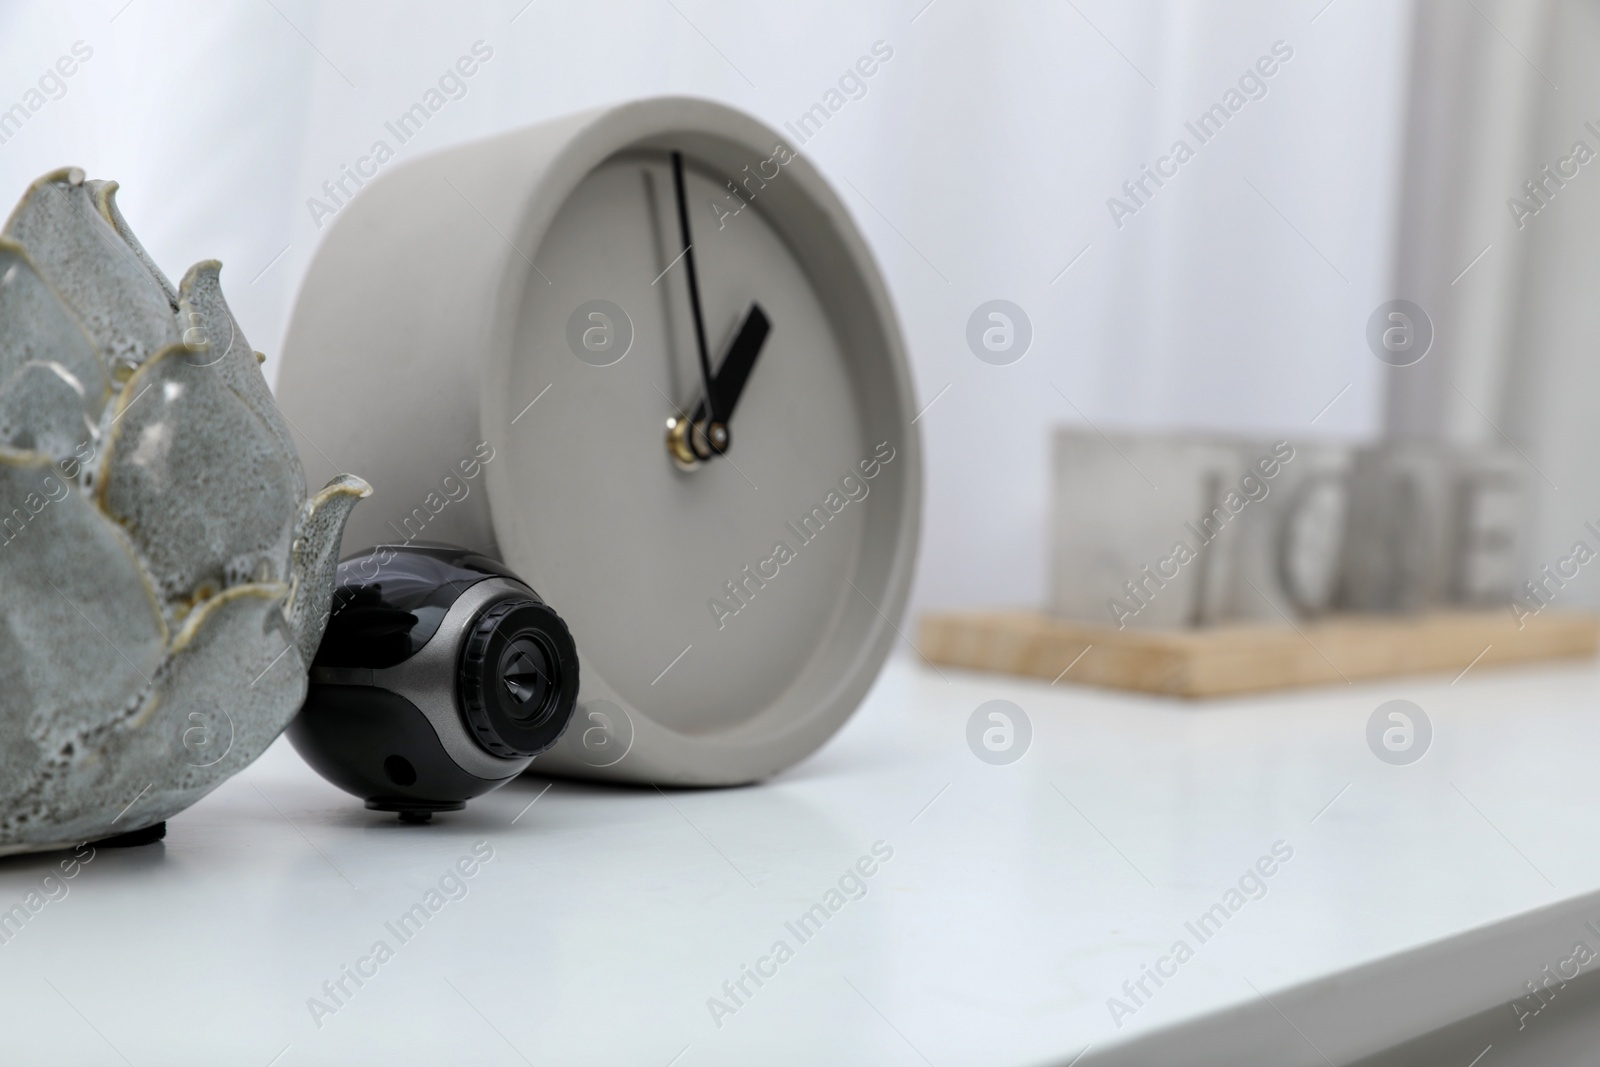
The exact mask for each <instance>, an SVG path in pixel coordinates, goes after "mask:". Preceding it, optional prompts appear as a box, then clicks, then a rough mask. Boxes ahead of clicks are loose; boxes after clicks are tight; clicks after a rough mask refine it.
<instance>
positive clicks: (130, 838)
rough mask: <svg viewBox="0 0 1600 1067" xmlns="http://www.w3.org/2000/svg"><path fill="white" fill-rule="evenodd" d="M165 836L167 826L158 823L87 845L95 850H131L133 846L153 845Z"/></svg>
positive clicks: (163, 823)
mask: <svg viewBox="0 0 1600 1067" xmlns="http://www.w3.org/2000/svg"><path fill="white" fill-rule="evenodd" d="M166 836H167V824H166V823H165V822H158V823H156V824H155V825H154V826H146V827H145V828H144V829H143V830H129V831H128V832H127V833H125V834H114V835H112V836H111V837H107V838H102V839H101V840H99V841H91V842H89V843H90V844H91V845H94V846H95V847H96V848H132V847H134V846H135V845H153V844H155V843H156V842H157V841H160V840H161V839H162V838H164V837H166Z"/></svg>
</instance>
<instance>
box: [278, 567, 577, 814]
mask: <svg viewBox="0 0 1600 1067" xmlns="http://www.w3.org/2000/svg"><path fill="white" fill-rule="evenodd" d="M577 699H578V649H577V645H576V644H575V643H574V642H573V640H572V635H571V633H569V632H568V630H567V626H566V623H564V622H562V621H561V617H560V616H558V615H557V614H556V613H555V611H553V610H552V609H551V608H550V606H549V605H547V604H546V603H545V602H544V601H543V600H542V599H540V597H539V595H538V594H537V593H535V592H534V591H533V590H532V589H531V588H530V587H529V586H528V585H527V584H526V583H525V582H523V581H522V580H521V579H519V578H518V577H517V576H516V575H514V574H512V573H511V572H510V571H509V570H507V569H506V568H505V566H504V565H502V564H500V563H498V562H496V561H495V560H492V559H489V558H488V557H487V556H483V555H480V554H478V553H475V552H470V551H468V550H466V549H462V548H455V547H452V546H450V545H439V544H428V543H420V542H412V543H410V544H406V545H379V546H378V547H376V548H372V549H369V550H367V551H365V552H362V553H359V554H357V555H354V556H351V557H349V558H347V559H345V560H343V561H342V562H340V564H339V568H338V577H337V579H336V582H335V585H334V595H333V604H332V609H331V613H330V616H329V619H328V627H327V630H326V632H325V633H324V634H323V638H322V644H321V646H320V647H319V648H318V649H317V654H316V658H315V659H314V660H313V661H312V665H311V683H310V686H309V689H308V691H307V695H306V702H305V704H304V705H303V706H302V707H301V709H300V714H299V715H298V716H297V717H296V718H295V720H294V722H293V723H291V724H290V726H289V729H288V734H289V741H290V743H292V744H293V745H294V747H295V750H296V751H298V752H299V753H300V755H301V756H302V757H303V758H304V759H305V761H306V762H307V763H309V764H311V766H312V767H313V768H314V769H315V770H316V771H317V772H318V773H319V774H321V775H322V776H323V777H324V778H326V779H328V781H330V782H332V783H333V784H334V785H337V786H338V787H339V788H341V789H344V790H345V791H347V792H350V793H354V794H355V795H356V796H358V797H361V798H362V799H364V800H365V801H366V803H367V807H368V808H370V809H372V810H374V811H393V812H398V813H399V815H400V818H401V820H402V821H404V822H426V821H427V820H428V819H429V818H431V817H432V815H433V813H434V812H438V811H459V810H461V809H462V808H463V807H465V806H466V801H468V800H469V799H471V798H472V797H475V796H481V795H482V794H484V793H487V792H489V791H490V790H493V789H497V788H499V787H500V786H502V785H504V784H505V783H506V782H509V781H510V780H511V779H512V778H515V777H516V776H517V775H518V774H520V773H522V771H523V770H525V769H526V768H527V766H528V764H529V763H530V762H531V761H532V759H533V757H534V756H536V755H538V754H539V753H541V752H543V751H544V750H545V749H547V748H549V747H550V746H551V745H553V744H555V743H556V740H557V739H558V738H560V736H561V734H562V733H563V732H564V731H565V730H566V728H567V724H568V723H569V722H571V721H572V713H573V709H574V707H575V706H576V705H577Z"/></svg>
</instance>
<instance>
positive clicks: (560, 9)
mask: <svg viewBox="0 0 1600 1067" xmlns="http://www.w3.org/2000/svg"><path fill="white" fill-rule="evenodd" d="M925 3H926V0H903V2H899V3H862V2H850V0H813V2H808V3H803V4H802V3H794V4H778V3H774V2H764V3H753V2H750V0H742V2H741V0H671V2H668V0H627V2H623V0H612V2H578V0H535V2H534V3H532V4H531V5H528V6H526V7H525V8H524V0H496V2H487V0H479V2H468V0H454V2H452V3H450V4H448V5H445V4H424V3H417V2H408V3H383V4H378V3H376V2H361V3H356V2H342V3H339V4H337V5H334V4H326V5H317V4H313V3H308V2H306V0H272V2H271V3H268V2H266V0H238V2H229V3H216V4H207V5H196V4H192V3H183V4H180V3H177V2H175V0H132V3H128V4H126V6H124V5H125V0H100V2H95V3H82V4H74V5H73V6H72V7H71V8H68V7H67V6H66V5H61V4H57V3H53V2H49V0H12V2H8V3H7V4H6V5H5V6H4V7H0V108H3V107H8V106H10V104H12V103H13V102H15V101H18V100H22V99H23V98H24V94H25V92H26V91H27V90H28V89H29V88H30V87H31V86H33V85H34V84H35V82H36V80H37V78H38V76H39V74H41V73H43V72H44V71H45V69H46V68H47V67H49V66H50V65H51V64H53V63H54V62H55V61H56V59H57V57H58V56H60V55H63V54H65V53H67V52H68V51H69V49H70V47H71V45H72V44H73V42H74V41H77V40H80V39H81V40H83V41H84V42H86V43H87V44H88V45H89V46H90V47H92V48H93V50H94V54H93V57H92V58H91V59H90V60H89V61H88V62H87V63H86V64H84V65H83V67H82V69H81V70H79V71H78V72H77V73H75V74H74V75H73V76H72V77H71V78H70V79H68V80H67V81H66V86H67V91H66V93H65V95H64V96H63V97H62V98H61V99H59V100H52V101H50V102H49V103H47V104H46V105H45V106H43V107H42V108H41V109H39V111H38V113H37V114H35V115H33V116H32V117H31V118H29V120H28V122H27V123H26V124H25V125H24V127H23V128H22V129H21V130H20V132H18V133H16V135H15V136H13V137H12V138H11V139H10V140H9V141H7V142H6V143H5V144H3V145H0V198H3V196H5V195H14V194H20V192H21V190H22V188H23V187H24V185H25V184H26V183H27V182H28V181H30V180H31V179H32V178H34V177H36V176H37V175H38V174H40V173H43V172H44V171H46V170H48V169H50V168H53V167H55V166H59V165H63V164H66V163H74V164H78V165H81V166H83V167H85V168H86V169H88V171H89V172H90V173H91V175H94V176H103V177H114V178H116V179H118V180H119V181H121V182H122V183H123V186H124V191H123V193H122V194H121V196H120V201H121V203H122V207H123V210H124V213H125V214H126V215H127V216H128V218H129V219H130V221H131V222H132V224H133V225H134V227H135V229H136V230H137V232H138V233H139V235H140V237H141V238H142V240H143V241H144V242H145V244H146V245H147V247H149V248H150V250H151V251H152V253H153V254H154V255H155V256H156V258H157V259H158V260H159V261H160V262H161V263H162V264H164V265H165V266H166V268H167V270H168V273H169V274H173V275H177V274H180V273H181V272H182V271H183V269H184V268H185V267H186V266H187V265H188V264H189V263H191V262H193V261H194V260H197V259H200V258H205V257H210V256H215V257H216V258H219V259H221V260H223V262H224V263H225V265H226V270H225V272H224V283H225V287H226V289H227V292H228V295H229V299H230V301H231V302H232V303H233V305H234V307H235V310H236V313H237V314H238V315H239V317H240V319H241V321H242V323H243V325H244V326H245V328H246V330H247V332H248V333H249V335H250V338H251V340H252V342H253V343H254V344H255V345H256V347H258V348H260V349H262V350H263V351H265V352H267V353H268V356H269V362H268V365H267V366H268V369H269V376H270V374H271V373H272V372H273V371H272V368H273V366H274V364H273V362H272V359H271V358H270V357H273V356H275V354H276V352H277V350H278V347H279V345H280V343H281V339H282V337H283V334H284V330H285V327H286V324H287V320H288V315H289V310H290V308H291V306H292V301H293V297H294V293H295V289H296V286H297V285H298V281H299V278H300V277H301V275H302V273H303V272H304V270H305V267H306V265H307V263H308V261H309V258H310V256H311V254H312V252H313V250H314V249H315V247H316V242H317V237H318V228H317V226H316V225H315V224H314V222H313V220H312V217H311V215H310V213H309V212H308V210H307V207H306V200H307V198H308V197H311V196H313V195H318V193H319V186H320V185H321V183H322V182H323V181H324V180H325V179H328V178H330V177H333V176H335V174H336V172H337V171H338V169H339V167H340V165H341V164H347V163H351V162H353V161H354V159H355V158H356V157H357V156H358V155H360V154H363V153H364V152H366V150H367V149H368V148H369V146H370V144H371V143H372V141H373V140H374V139H376V138H377V137H379V136H383V135H384V131H383V123H384V122H385V121H386V120H388V119H391V118H393V117H394V116H395V115H397V114H398V113H399V112H401V111H402V110H404V109H405V108H406V107H408V106H409V105H410V104H411V103H413V102H414V101H416V100H417V99H418V98H419V97H420V96H421V94H422V93H423V92H424V91H425V90H426V89H427V88H428V87H429V86H430V85H432V84H433V83H434V82H435V80H436V79H437V77H438V75H439V74H440V73H441V72H443V71H444V70H445V68H446V67H447V66H448V65H449V64H451V63H452V62H453V61H454V60H455V58H456V57H457V56H459V55H461V54H463V53H465V52H466V51H467V50H468V48H469V47H470V46H471V44H472V43H473V42H474V41H476V40H480V39H481V40H483V41H485V42H486V43H487V44H488V45H489V46H491V47H492V48H493V49H494V56H493V59H492V60H491V61H489V62H488V63H487V64H485V65H484V67H483V69H482V70H481V71H480V73H479V74H478V75H476V76H475V77H474V78H473V79H472V80H471V81H470V82H469V83H468V89H469V91H468V94H467V95H466V96H465V97H464V98H463V99H460V100H457V101H453V102H451V103H449V104H448V105H447V106H446V107H445V108H443V109H442V110H441V111H440V112H439V113H438V115H436V116H435V117H434V118H433V120H432V121H430V123H429V124H428V125H427V127H426V128H425V129H424V131H423V132H422V134H421V135H420V136H419V137H418V138H417V139H416V140H415V141H414V142H412V143H411V144H408V145H406V146H404V147H402V148H401V149H400V152H401V153H402V158H404V157H405V156H407V155H414V154H416V153H420V152H423V151H427V150H429V149H433V148H437V147H440V146H442V145H445V144H449V143H452V142H456V141H460V140H463V139H467V138H471V137H475V136H479V135H482V134H485V133H489V132H491V131H495V130H499V129H504V128H507V127H509V126H512V125H516V124H520V123H526V122H529V121H533V120H536V119H540V118H543V117H547V116H553V115H558V114H561V113H564V112H568V111H572V110H577V109H580V108H584V107H588V106H591V105H594V104H599V103H604V102H607V101H614V100H619V99H624V98H628V97H634V96H640V95H646V94H656V93H667V92H673V93H691V94H699V95H706V96H711V97H716V98H718V99H722V100H725V101H727V102H729V103H731V104H734V105H736V106H739V107H742V108H745V109H747V110H749V111H751V112H753V113H755V114H756V115H758V116H761V117H762V118H765V119H766V120H767V121H769V122H771V123H773V124H774V125H777V124H780V123H782V122H783V121H785V120H788V119H790V118H792V117H794V116H797V115H798V114H799V113H801V112H802V111H804V110H805V109H806V108H807V107H809V106H810V105H811V104H812V103H813V102H815V101H817V100H818V99H819V98H820V97H821V95H822V94H823V93H824V92H825V91H826V90H827V89H828V88H830V87H831V86H832V84H833V83H834V81H835V80H836V79H837V77H838V75H839V73H840V72H842V71H843V70H844V69H845V68H846V66H847V65H848V64H850V63H851V62H852V61H853V60H854V59H855V58H856V57H857V56H858V55H861V54H863V53H865V52H867V51H868V50H869V49H870V47H871V46H872V44H873V42H874V41H877V40H880V39H881V40H883V41H885V42H887V43H888V44H889V45H890V46H892V47H893V48H894V50H895V51H894V58H893V60H892V61H891V62H889V63H888V64H887V65H885V66H884V68H883V69H882V70H881V71H880V72H879V73H878V74H877V75H876V76H875V77H874V78H873V79H872V80H871V81H870V83H869V91H868V93H867V95H866V96H865V97H864V98H862V99H860V100H858V101H853V102H851V103H850V104H849V105H847V107H846V108H844V109H843V110H842V111H841V112H840V114H839V115H838V116H837V117H836V118H835V119H834V120H833V121H832V122H830V124H829V125H828V126H827V127H826V128H825V129H824V131H823V132H822V133H821V134H820V135H819V136H817V137H816V138H815V139H814V140H813V141H811V142H810V143H809V144H808V145H807V146H806V151H807V152H809V153H811V155H812V157H813V158H814V159H815V160H816V161H817V162H818V163H819V165H820V166H821V167H822V169H823V171H824V172H825V173H826V174H827V175H829V176H830V177H831V178H833V179H834V180H835V182H836V183H837V185H838V186H839V188H840V189H841V191H842V193H843V197H844V199H845V201H846V202H847V203H848V204H849V205H850V207H851V208H852V210H854V211H855V213H856V216H857V219H858V220H859V222H860V224H861V226H862V228H863V230H864V231H865V233H866V235H867V238H868V240H869V241H870V243H871V244H872V246H873V247H874V249H875V250H876V251H877V253H878V255H879V257H880V259H881V262H882V265H883V268H884V270H885V272H886V274H887V276H888V279H889V285H890V288H891V290H892V291H893V293H894V295H895V297H896V299H897V301H898V302H899V307H900V311H901V315H902V318H903V321H904V324H905V327H906V331H907V334H908V340H909V343H910V349H911V352H912V357H913V361H914V364H915V367H914V370H915V375H916V379H917V384H918V388H919V391H920V393H921V395H922V397H923V400H924V402H927V401H929V400H933V399H934V398H935V397H936V396H938V397H939V398H938V401H937V403H935V404H934V405H933V407H932V408H931V409H929V411H928V412H927V414H926V415H925V417H924V418H923V419H922V421H921V423H920V426H921V427H922V428H923V430H924V431H925V434H926V442H927V447H928V460H929V462H928V473H929V484H928V493H927V516H926V518H927V527H926V536H925V539H924V546H925V547H924V552H923V556H922V560H921V565H920V578H919V585H918V589H917V593H916V601H917V603H918V604H920V605H924V606H927V605H948V604H957V603H963V604H967V603H970V604H985V603H1028V602H1034V603H1036V602H1039V601H1041V600H1042V598H1043V595H1044V589H1045V566H1046V559H1047V553H1046V549H1045V530H1046V516H1047V513H1048V507H1049V501H1048V487H1049V477H1048V474H1049V472H1048V466H1047V461H1048V455H1049V452H1048V448H1047V441H1048V431H1049V428H1050V427H1051V426H1053V425H1055V424H1058V423H1078V422H1081V421H1082V419H1084V418H1087V419H1088V420H1091V421H1092V422H1093V423H1094V424H1095V425H1097V426H1099V427H1102V428H1112V427H1159V426H1174V425H1185V426H1200V427H1211V428H1217V429H1226V430H1230V431H1236V432H1245V433H1251V434H1261V435H1274V436H1279V435H1281V436H1288V437H1291V438H1293V439H1296V440H1299V439H1304V438H1311V437H1329V436H1332V437H1356V436H1362V435H1369V434H1372V433H1373V432H1375V431H1376V429H1377V427H1378V424H1379V419H1380V412H1381V398H1380V396H1379V391H1380V389H1381V388H1382V381H1383V380H1382V379H1381V377H1380V376H1379V373H1378V372H1379V370H1380V367H1379V365H1378V364H1377V362H1376V360H1375V359H1374V358H1373V357H1372V355H1371V354H1370V353H1369V352H1368V351H1367V350H1366V348H1365V345H1364V343H1363V340H1362V330H1363V328H1364V325H1365V322H1366V318H1367V315H1368V313H1369V312H1370V311H1371V309H1372V308H1373V307H1374V306H1376V304H1378V303H1379V302H1381V301H1382V300H1385V299H1388V298H1389V297H1390V296H1392V295H1395V294H1391V293H1389V292H1388V291H1387V286H1388V284H1389V282H1388V277H1389V262H1390V260H1391V259H1392V236H1391V232H1392V217H1393V213H1394V204H1395V202H1396V197H1395V191H1396V186H1397V177H1396V167H1397V161H1398V159H1399V154H1398V153H1399V141H1400V136H1401V117H1402V114H1403V107H1402V106H1401V105H1402V103H1403V99H1402V97H1403V93H1404V78H1403V74H1404V70H1403V67H1404V64H1405V61H1406V57H1407V55H1408V49H1409V42H1408V34H1409V29H1410V18H1409V5H1408V4H1399V3H1394V2H1392V0H1335V2H1334V3H1333V4H1332V5H1331V6H1328V7H1326V8H1324V3H1325V0H1310V2H1295V3H1293V4H1273V5H1262V4H1256V3H1247V2H1242V0H1241V2H1233V3H1210V4H1204V5H1198V4H1185V3H1179V2H1175V0H1151V2H1148V3H1144V4H1140V5H1137V6H1135V5H1128V4H1118V3H1114V2H1112V0H1075V2H1074V3H1072V4H1067V3H1059V2H1042V0H1041V2H1029V3H1024V2H1008V3H1006V4H1004V5H1000V4H980V3H976V2H973V0H934V2H933V3H932V4H931V5H929V6H927V7H924V6H923V5H924V4H925ZM1278 40H1282V41H1284V42H1286V44H1287V45H1288V46H1289V47H1291V48H1292V49H1293V51H1294V55H1293V58H1292V60H1290V61H1289V62H1287V63H1286V64H1284V65H1283V66H1282V68H1281V70H1279V71H1278V72H1277V73H1276V74H1275V75H1274V76H1273V77H1272V78H1271V79H1270V80H1269V81H1268V82H1267V85H1268V94H1267V95H1266V97H1265V98H1263V99H1260V100H1255V101H1252V102H1250V103H1248V104H1247V105H1246V106H1245V107H1244V108H1243V109H1242V110H1241V111H1240V112H1239V113H1238V114H1237V115H1236V116H1234V117H1233V118H1232V119H1231V120H1230V122H1229V123H1228V125H1227V127H1226V128H1225V129H1224V131H1223V132H1222V133H1221V134H1220V135H1219V136H1217V138H1216V139H1215V140H1214V141H1212V142H1211V143H1209V144H1206V145H1204V146H1202V147H1200V148H1199V150H1198V152H1197V154H1196V156H1195V158H1194V159H1193V160H1192V161H1190V162H1188V163H1187V164H1185V165H1184V166H1183V167H1182V168H1181V169H1180V173H1179V175H1178V176H1177V177H1176V178H1174V179H1172V181H1171V182H1170V183H1169V184H1168V185H1167V186H1165V187H1164V188H1162V189H1161V190H1160V192H1159V193H1158V195H1156V196H1155V197H1154V198H1153V199H1152V201H1151V202H1150V203H1149V205H1148V206H1147V207H1145V208H1143V209H1142V210H1140V211H1139V212H1138V213H1137V214H1136V215H1135V216H1133V217H1132V218H1129V219H1126V220H1125V224H1124V225H1123V226H1122V227H1121V228H1120V229H1119V228H1118V227H1117V226H1116V225H1114V224H1113V222H1112V219H1111V216H1110V213H1109V212H1108V210H1107V207H1106V200H1107V198H1108V197H1110V196H1113V195H1118V194H1120V186H1121V184H1122V182H1123V181H1124V180H1126V179H1129V178H1131V177H1135V176H1137V173H1138V170H1139V167H1140V165H1141V164H1144V163H1147V162H1153V161H1154V160H1155V159H1156V158H1157V157H1158V156H1160V155H1162V154H1164V153H1165V151H1166V150H1167V148H1168V146H1169V145H1170V144H1171V143H1172V141H1173V140H1174V139H1175V138H1177V137H1180V136H1186V134H1185V131H1184V129H1183V123H1184V121H1185V120H1187V119H1191V118H1193V117H1194V116H1196V115H1197V114H1198V113H1199V112H1200V111H1202V110H1203V109H1204V108H1206V107H1207V106H1209V105H1210V104H1212V103H1214V102H1217V101H1218V100H1220V99H1221V98H1222V96H1223V94H1224V92H1225V91H1226V90H1227V89H1229V88H1230V87H1231V86H1233V85H1234V83H1235V82H1236V81H1237V79H1238V78H1239V76H1240V75H1241V74H1242V73H1243V72H1244V71H1245V70H1246V69H1247V68H1248V67H1249V66H1250V65H1251V64H1252V63H1254V62H1255V61H1256V59H1257V58H1258V57H1259V56H1262V55H1264V54H1267V53H1268V52H1269V50H1270V48H1271V46H1272V44H1273V43H1274V42H1275V41H1278ZM1190 140H1191V141H1192V140H1193V138H1192V137H1191V138H1190ZM1252 186H1253V187H1254V188H1252ZM1258 190H1259V192H1258ZM1086 246H1087V247H1088V249H1089V250H1088V252H1087V253H1085V254H1084V255H1083V257H1082V258H1081V259H1080V260H1078V262H1077V263H1076V264H1075V265H1074V266H1073V267H1072V269H1071V270H1070V271H1069V272H1067V273H1066V274H1065V275H1062V274H1061V273H1060V272H1061V271H1062V268H1063V267H1065V266H1066V265H1067V264H1068V263H1069V262H1070V261H1071V260H1072V259H1073V258H1074V257H1075V256H1077V255H1078V254H1079V252H1080V251H1081V250H1083V249H1084V248H1085V247H1086ZM280 253H281V255H280ZM996 297H1002V298H1005V299H1009V300H1012V301H1015V302H1016V303H1018V304H1020V305H1021V306H1023V307H1024V308H1025V309H1026V311H1027V312H1028V314H1029V316H1030V317H1031V319H1032V322H1033V326H1034V331H1035V337H1034V342H1033V348H1032V350H1031V351H1030V353H1029V354H1028V356H1027V357H1026V358H1025V359H1023V360H1022V361H1021V362H1019V363H1016V364H1014V365H1012V366H1009V367H995V366H990V365H987V364H984V363H981V362H979V361H978V360H977V359H976V358H975V357H974V356H973V355H972V354H971V353H970V352H969V351H968V350H967V348H966V344H965V340H964V332H965V326H966V320H967V317H968V315H969V314H970V313H971V311H972V310H973V308H974V307H976V305H978V304H979V303H981V302H983V301H985V300H988V299H991V298H996ZM947 386H948V391H946V392H944V393H943V395H942V396H940V395H939V394H940V392H941V390H945V389H946V387H947ZM1346 386H1348V387H1349V388H1348V391H1346V392H1344V394H1343V396H1342V397H1341V398H1340V399H1339V401H1338V403H1336V404H1334V405H1333V406H1332V407H1331V408H1329V409H1328V410H1327V411H1326V413H1325V414H1323V415H1322V416H1321V418H1320V419H1319V420H1318V421H1317V422H1316V424H1315V425H1314V426H1313V425H1311V419H1312V418H1313V416H1315V415H1316V414H1317V413H1318V411H1319V409H1321V408H1323V407H1324V405H1326V404H1327V403H1328V401H1330V400H1332V399H1333V398H1334V396H1335V395H1337V394H1339V393H1340V391H1341V390H1342V389H1345V387H1346ZM1138 491H1146V490H1145V489H1143V488H1139V489H1138Z"/></svg>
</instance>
